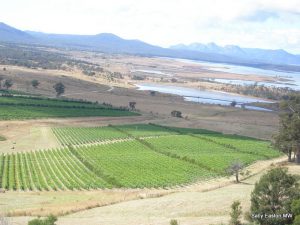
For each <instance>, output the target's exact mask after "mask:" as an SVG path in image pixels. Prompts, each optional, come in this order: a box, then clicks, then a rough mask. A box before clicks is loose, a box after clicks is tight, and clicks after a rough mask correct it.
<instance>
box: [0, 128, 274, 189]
mask: <svg viewBox="0 0 300 225" xmlns="http://www.w3.org/2000/svg"><path fill="white" fill-rule="evenodd" d="M53 132H54V134H55V136H56V137H57V139H58V140H59V141H60V142H61V144H62V145H64V147H62V148H60V149H50V150H40V151H32V152H26V153H15V154H6V155H4V154H2V155H0V187H1V188H4V189H7V190H41V191H42V190H43V191H48V190H80V189H98V188H114V187H117V188H121V187H123V188H158V187H173V186H177V185H184V184H188V183H193V182H196V181H200V180H204V179H211V178H213V177H217V176H223V175H225V173H224V171H225V170H226V168H227V167H228V166H229V165H230V164H231V163H232V162H233V161H237V160H238V161H241V162H243V163H244V164H247V165H248V164H250V163H253V162H254V161H256V160H262V159H269V158H273V157H278V156H280V153H279V152H277V151H275V150H273V149H272V148H270V147H269V143H268V142H265V141H260V140H255V139H251V138H246V137H240V136H234V135H222V134H220V133H215V132H209V131H205V130H200V129H198V130H197V129H179V128H171V127H162V126H156V125H145V124H132V125H123V126H108V127H95V128H54V129H53ZM115 140H117V141H115ZM86 144H89V145H86Z"/></svg>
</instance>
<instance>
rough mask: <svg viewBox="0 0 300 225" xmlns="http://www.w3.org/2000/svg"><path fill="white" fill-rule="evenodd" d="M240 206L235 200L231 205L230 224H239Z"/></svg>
mask: <svg viewBox="0 0 300 225" xmlns="http://www.w3.org/2000/svg"><path fill="white" fill-rule="evenodd" d="M241 216H242V207H241V203H240V201H235V202H233V203H232V205H231V213H230V218H231V219H230V223H229V224H230V225H241V224H242V223H241V220H240V219H241Z"/></svg>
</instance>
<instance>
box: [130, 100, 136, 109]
mask: <svg viewBox="0 0 300 225" xmlns="http://www.w3.org/2000/svg"><path fill="white" fill-rule="evenodd" d="M135 105H136V102H129V108H130V109H131V110H135Z"/></svg>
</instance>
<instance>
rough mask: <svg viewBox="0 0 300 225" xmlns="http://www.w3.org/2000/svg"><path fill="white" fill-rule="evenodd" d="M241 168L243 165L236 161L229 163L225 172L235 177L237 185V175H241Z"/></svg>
mask: <svg viewBox="0 0 300 225" xmlns="http://www.w3.org/2000/svg"><path fill="white" fill-rule="evenodd" d="M243 168H244V165H243V163H241V162H239V161H236V162H233V163H231V165H230V166H229V167H228V169H227V172H228V174H229V175H235V181H236V182H237V183H239V182H240V180H239V175H240V174H241V175H243V173H242V169H243Z"/></svg>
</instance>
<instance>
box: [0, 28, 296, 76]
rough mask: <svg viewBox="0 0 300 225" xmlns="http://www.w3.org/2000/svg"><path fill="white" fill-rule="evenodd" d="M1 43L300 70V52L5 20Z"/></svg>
mask: <svg viewBox="0 0 300 225" xmlns="http://www.w3.org/2000/svg"><path fill="white" fill-rule="evenodd" d="M0 42H9V43H22V44H36V45H47V46H54V47H67V48H74V49H82V50H93V51H100V52H107V53H126V54H136V55H142V56H160V57H172V58H184V59H192V60H200V61H209V62H218V63H229V64H237V65H246V66H252V67H258V68H268V69H270V68H271V69H274V70H276V69H279V70H290V71H300V55H293V54H290V53H288V52H286V51H284V50H264V49H255V48H240V47H239V46H234V45H230V46H225V47H221V46H218V45H216V44H214V43H210V44H207V45H204V44H199V43H194V44H190V45H183V44H179V45H175V46H172V47H170V48H162V47H159V46H154V45H150V44H147V43H145V42H142V41H139V40H125V39H122V38H120V37H118V36H116V35H114V34H109V33H102V34H97V35H69V34H47V33H41V32H34V31H21V30H18V29H16V28H14V27H11V26H9V25H7V24H5V23H0Z"/></svg>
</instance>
